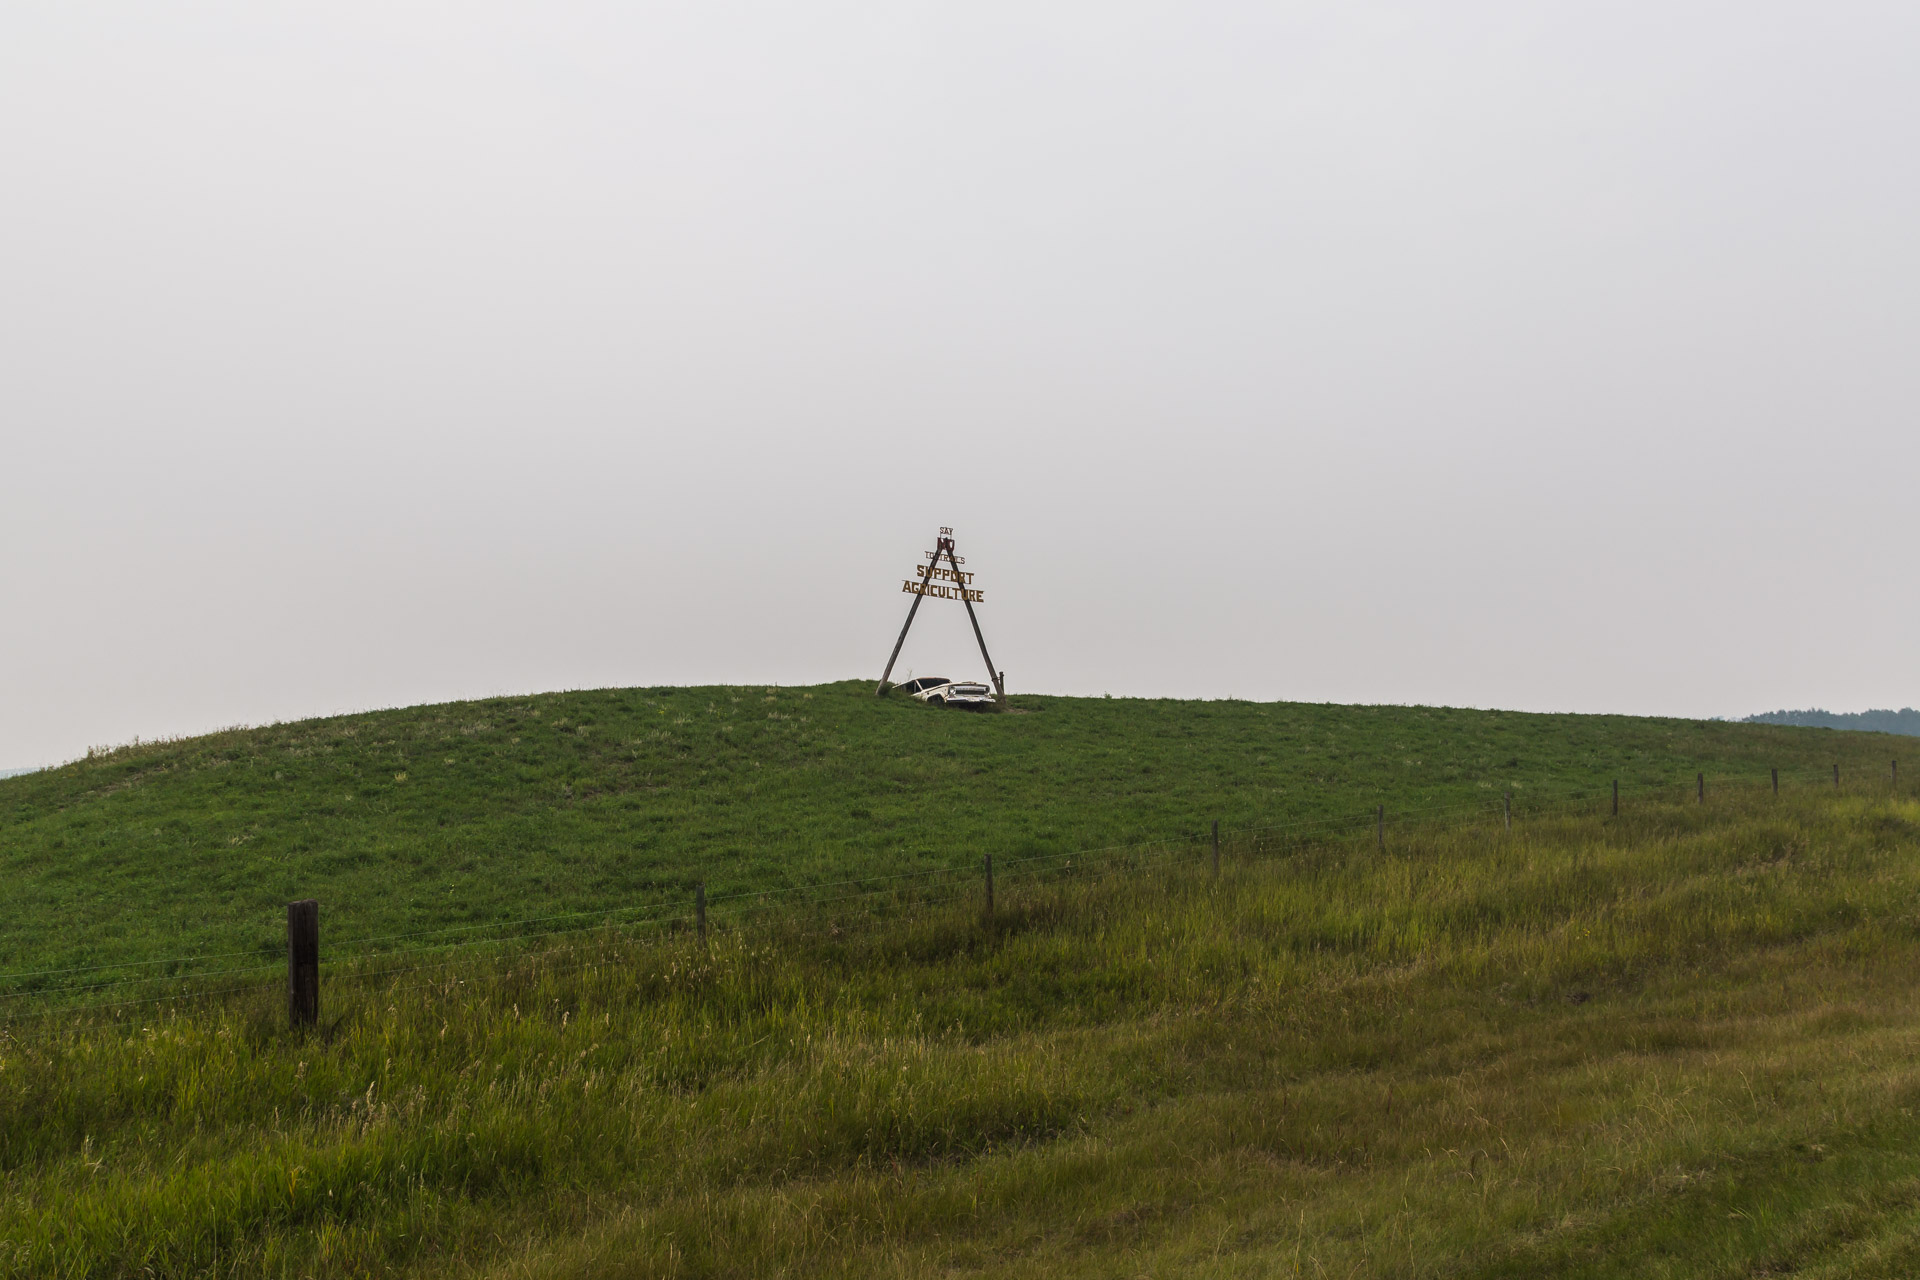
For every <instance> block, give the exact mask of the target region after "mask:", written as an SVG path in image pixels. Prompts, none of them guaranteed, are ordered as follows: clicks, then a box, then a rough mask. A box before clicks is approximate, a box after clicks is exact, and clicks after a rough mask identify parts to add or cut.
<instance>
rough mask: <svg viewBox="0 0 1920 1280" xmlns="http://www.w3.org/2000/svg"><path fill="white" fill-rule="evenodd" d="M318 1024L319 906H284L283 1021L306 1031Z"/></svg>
mask: <svg viewBox="0 0 1920 1280" xmlns="http://www.w3.org/2000/svg"><path fill="white" fill-rule="evenodd" d="M319 1020H320V903H319V901H318V900H317V899H314V898H302V899H301V900H300V901H299V902H289V903H288V904H287V1021H288V1022H289V1023H290V1024H292V1025H293V1026H296V1027H310V1026H312V1025H313V1024H314V1023H316V1022H318V1021H319Z"/></svg>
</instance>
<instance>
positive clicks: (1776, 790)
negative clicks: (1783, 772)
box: [1773, 767, 1780, 795]
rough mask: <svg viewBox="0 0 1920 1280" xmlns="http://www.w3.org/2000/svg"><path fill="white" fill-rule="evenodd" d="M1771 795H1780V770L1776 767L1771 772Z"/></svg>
mask: <svg viewBox="0 0 1920 1280" xmlns="http://www.w3.org/2000/svg"><path fill="white" fill-rule="evenodd" d="M1773 794H1775V795H1779V794H1780V770H1779V768H1778V767H1776V768H1775V769H1774V771H1773Z"/></svg>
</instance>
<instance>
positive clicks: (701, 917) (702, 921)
mask: <svg viewBox="0 0 1920 1280" xmlns="http://www.w3.org/2000/svg"><path fill="white" fill-rule="evenodd" d="M693 919H694V922H695V924H696V925H697V926H698V928H699V930H700V941H701V943H702V944H703V945H704V944H705V943H706V940H707V882H706V881H705V880H702V881H700V882H699V883H698V884H696V885H694V886H693Z"/></svg>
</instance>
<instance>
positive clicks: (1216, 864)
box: [1213, 818, 1220, 878]
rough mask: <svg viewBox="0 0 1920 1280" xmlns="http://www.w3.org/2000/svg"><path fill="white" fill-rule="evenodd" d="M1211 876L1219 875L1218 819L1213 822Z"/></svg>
mask: <svg viewBox="0 0 1920 1280" xmlns="http://www.w3.org/2000/svg"><path fill="white" fill-rule="evenodd" d="M1213 874H1214V876H1215V877H1216V878H1217V877H1218V876H1219V875H1220V819H1218V818H1215V819H1214V820H1213Z"/></svg>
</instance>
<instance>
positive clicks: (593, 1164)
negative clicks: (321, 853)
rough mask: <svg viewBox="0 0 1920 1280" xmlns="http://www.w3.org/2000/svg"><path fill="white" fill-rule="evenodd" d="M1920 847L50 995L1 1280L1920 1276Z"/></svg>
mask: <svg viewBox="0 0 1920 1280" xmlns="http://www.w3.org/2000/svg"><path fill="white" fill-rule="evenodd" d="M817 698H818V695H816V700H817ZM1235 714H1247V715H1250V714H1251V712H1246V711H1241V710H1239V709H1235ZM1036 719H1038V717H1036ZM906 723H912V722H910V721H908V722H906ZM1000 729H1001V726H1000V725H998V724H993V725H985V724H983V725H979V726H974V725H971V724H967V725H961V724H956V725H954V726H953V727H952V728H951V729H949V728H947V727H946V726H945V725H944V724H940V725H937V726H936V727H935V728H933V729H931V730H929V732H932V733H939V734H948V733H951V734H953V735H955V736H957V737H961V738H962V740H966V741H973V740H974V739H970V738H967V737H966V735H972V734H985V733H992V732H997V731H999V730H1000ZM522 736H523V737H524V736H525V735H522ZM227 767H228V768H234V767H238V766H237V764H236V765H230V766H227ZM261 768H262V770H263V771H264V770H265V766H261ZM408 772H410V773H411V772H412V770H411V769H410V770H408ZM190 776H191V775H190ZM268 776H271V775H270V773H269V774H268ZM1469 785H1471V783H1469ZM136 794H137V792H136ZM1917 835H1920V803H1917V802H1916V801H1915V800H1913V799H1911V798H1897V797H1894V796H1891V795H1889V794H1888V789H1887V788H1885V787H1879V788H1868V787H1865V786H1864V785H1863V786H1862V787H1860V788H1859V789H1858V790H1847V791H1842V792H1841V793H1839V794H1835V793H1833V792H1831V791H1826V792H1822V791H1819V790H1816V789H1812V788H1807V789H1800V790H1792V789H1790V790H1788V791H1787V792H1786V794H1784V795H1782V796H1781V797H1779V798H1777V799H1776V798H1775V797H1774V796H1772V795H1771V794H1770V793H1769V792H1767V791H1765V790H1762V789H1756V788H1754V787H1751V786H1749V787H1739V788H1736V787H1722V788H1719V789H1717V790H1715V791H1713V792H1711V793H1710V794H1709V798H1708V801H1707V803H1705V804H1697V803H1691V802H1679V801H1675V800H1669V801H1666V802H1651V801H1646V800H1641V801H1639V802H1636V803H1634V804H1631V805H1629V806H1627V807H1626V808H1625V810H1624V811H1623V814H1622V816H1621V817H1620V818H1618V819H1612V818H1609V817H1607V816H1606V815H1605V813H1604V811H1603V810H1598V809H1597V808H1595V809H1589V811H1587V812H1564V813H1561V814H1558V815H1556V816H1533V817H1530V818H1527V819H1525V820H1523V821H1521V822H1519V823H1517V824H1516V828H1515V830H1514V831H1513V832H1512V833H1511V834H1508V833H1506V832H1505V831H1503V830H1502V828H1501V826H1500V824H1499V823H1497V822H1494V821H1489V820H1487V819H1486V818H1484V817H1482V818H1480V819H1476V820H1471V821H1468V822H1464V823H1462V822H1459V821H1453V822H1450V823H1447V824H1443V825H1431V826H1425V827H1411V826H1409V827H1403V828H1397V829H1396V831H1395V835H1394V839H1393V840H1392V841H1391V842H1390V844H1389V848H1388V850H1387V851H1386V852H1385V853H1384V854H1383V853H1380V852H1379V851H1377V850H1376V849H1375V848H1374V844H1373V835H1372V833H1371V832H1365V833H1363V834H1360V835H1357V836H1342V837H1337V838H1333V839H1330V840H1326V841H1323V842H1320V843H1317V844H1312V845H1309V846H1306V847H1302V848H1296V849H1294V850H1293V851H1292V852H1290V853H1288V854H1286V855H1284V856H1264V857H1255V856H1251V854H1250V851H1249V846H1248V845H1246V844H1242V843H1232V844H1230V845H1229V847H1228V849H1227V850H1226V856H1225V858H1224V867H1223V870H1222V872H1221V874H1220V875H1219V877H1218V878H1217V879H1216V878H1215V876H1214V875H1213V874H1212V871H1211V867H1210V859H1209V858H1207V857H1205V856H1198V857H1196V856H1183V857H1169V858H1161V859H1157V860H1156V859H1151V858H1148V859H1143V860H1141V861H1139V862H1138V863H1136V864H1135V865H1131V866H1123V865H1120V864H1105V867H1106V869H1105V870H1104V871H1102V872H1095V871H1092V870H1089V869H1088V865H1089V864H1081V865H1080V868H1079V869H1078V870H1077V871H1075V872H1073V873H1066V872H1062V871H1060V870H1058V869H1054V870H1053V871H1052V873H1051V874H1050V875H1049V876H1047V877H1035V876H1022V875H1010V876H1007V877H1005V878H1003V879H1002V880H1001V882H1000V883H999V885H998V886H997V889H998V905H997V910H996V913H995V916H994V918H993V919H992V920H991V921H990V922H989V921H986V920H983V919H982V916H981V904H980V900H979V892H978V887H977V886H976V885H974V884H972V883H971V882H969V883H968V884H967V885H966V887H965V892H964V893H963V894H962V895H961V896H959V897H956V898H951V899H948V900H946V901H941V900H939V895H937V894H935V895H927V894H923V893H921V892H920V891H919V890H917V889H915V890H905V889H903V890H902V891H901V894H900V895H899V896H895V897H872V898H864V899H858V900H853V901H847V902H842V903H840V904H838V905H837V906H835V907H833V908H830V909H826V910H815V911H810V912H807V913H805V914H797V913H791V912H788V913H773V914H769V915H766V916H763V917H757V918H750V919H743V920H740V921H739V922H738V923H736V924H734V925H732V926H729V927H726V928H723V929H720V930H719V931H718V932H717V933H716V935H715V936H714V937H713V938H712V940H711V942H710V943H709V945H707V946H705V947H703V946H702V945H701V943H700V942H699V940H698V939H697V938H695V937H693V936H691V935H689V934H688V933H686V932H684V931H683V932H679V933H672V934H665V935H662V934H658V933H654V934H649V935H645V936H642V937H635V936H633V935H629V934H626V933H622V932H619V931H601V932H596V933H593V934H585V935H574V936H571V937H567V938H562V939H557V940H547V941H533V942H521V943H518V944H515V945H514V946H511V947H508V948H507V949H505V950H503V951H499V952H493V953H485V954H477V953H467V954H463V955H462V956H460V957H458V959H457V960H456V962H455V963H454V964H452V965H450V966H448V967H442V968H435V969H427V970H420V971H416V972H411V973H404V974H389V975H386V976H360V977H356V976H355V975H354V973H353V972H352V971H351V966H336V967H335V969H334V970H333V971H331V972H330V973H329V975H328V979H327V985H326V988H325V990H324V991H323V1016H322V1025H321V1028H320V1029H319V1030H317V1031H314V1032H310V1033H293V1032H290V1031H288V1030H287V1029H286V1028H285V1026H284V1009H283V1006H282V1004H281V996H280V994H279V989H278V987H277V985H276V984H275V982H274V981H273V980H272V979H271V978H268V979H262V980H261V982H260V984H259V985H258V986H257V987H256V988H255V989H253V990H251V991H248V992H243V993H239V994H234V995H229V996H226V997H224V998H222V999H219V1000H213V1001H208V1002H205V1003H192V1004H187V1005H180V1006H160V1007H156V1008H154V1009H151V1010H147V1011H144V1012H142V1013H140V1014H139V1015H138V1016H136V1017H134V1018H133V1020H132V1021H130V1022H119V1021H114V1020H110V1019H108V1018H107V1017H106V1016H104V1015H93V1016H74V1015H65V1016H57V1017H49V1018H47V1019H45V1020H44V1021H36V1022H30V1023H25V1024H21V1025H18V1026H16V1027H15V1028H13V1029H12V1030H11V1031H10V1032H9V1033H8V1034H7V1035H6V1036H5V1037H4V1038H0V1115H4V1117H5V1124H4V1126H0V1275H18V1276H72V1277H80V1276H137V1275H187V1274H205V1275H223V1276H224V1275H276V1276H278V1275H286V1276H296V1275H311V1276H349V1275H370V1274H399V1275H416V1276H462V1277H467V1276H498V1277H515V1278H522V1277H544V1276H556V1277H557V1276H567V1277H581V1276H586V1277H641V1276H739V1277H749V1276H751V1277H765V1276H777V1275H792V1276H801V1275H809V1276H811V1275H849V1276H853V1275H863V1276H864V1275H885V1276H896V1277H914V1276H935V1275H938V1276H953V1275H970V1274H981V1275H1004V1276H1034V1277H1040V1276H1047V1277H1055V1276H1088V1277H1095V1276H1099V1277H1104V1276H1114V1275H1172V1274H1180V1275H1194V1276H1273V1275H1301V1276H1323V1275H1326V1276H1352V1277H1369V1276H1380V1277H1387V1276H1393V1277H1417V1276H1435V1277H1439V1276H1446V1277H1488V1278H1491V1277H1507V1276H1516V1277H1517V1276H1534V1275H1543V1274H1552V1275H1570V1276H1594V1277H1599V1276H1619V1277H1649V1276H1652V1277H1659V1276H1726V1277H1735V1276H1740V1277H1750V1276H1769V1275H1770V1276H1784V1275H1794V1276H1806V1277H1826V1276H1831V1277H1840V1276H1850V1277H1851V1276H1866V1277H1872V1276H1886V1277H1893V1276H1905V1275H1911V1274H1913V1273H1914V1272H1915V1271H1916V1269H1920V994H1917V993H1920V983H1916V982H1915V980H1914V975H1915V974H1916V972H1920V907H1916V903H1920V845H1916V836H1917ZM1093 865H1102V864H1093ZM916 895H918V896H916Z"/></svg>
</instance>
